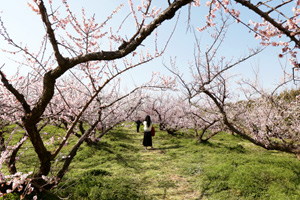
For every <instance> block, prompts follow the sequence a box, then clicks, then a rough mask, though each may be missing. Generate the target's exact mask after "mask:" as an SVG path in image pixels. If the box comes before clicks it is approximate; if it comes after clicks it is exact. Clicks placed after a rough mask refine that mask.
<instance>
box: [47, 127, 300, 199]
mask: <svg viewBox="0 0 300 200" xmlns="http://www.w3.org/2000/svg"><path fill="white" fill-rule="evenodd" d="M157 130H158V129H157ZM142 138H143V133H136V132H135V128H134V127H133V128H123V127H119V128H117V129H116V130H114V131H112V132H111V133H110V134H109V135H106V136H105V137H104V138H103V140H102V141H101V142H100V143H99V145H97V146H92V147H91V146H87V145H83V146H82V147H81V148H80V150H79V152H78V153H77V155H76V157H75V160H74V162H73V163H72V164H71V166H70V169H69V172H68V173H67V174H66V176H65V178H64V180H63V181H62V183H61V184H60V185H59V187H58V188H57V189H55V190H54V191H53V192H54V193H55V194H56V195H58V196H60V197H62V198H67V199H76V200H77V199H82V200H83V199H84V200H85V199H91V200H95V199H102V200H104V199H105V200H108V199H111V200H117V199H120V200H121V199H122V200H127V199H128V200H129V199H130V200H132V199H145V200H148V199H149V200H150V199H151V200H162V199H169V200H171V199H172V200H175V199H176V200H196V199H203V200H204V199H214V200H215V199H232V200H235V199H249V200H250V199H270V200H271V199H274V200H275V199H276V200H279V199H284V200H288V199H300V185H299V183H300V162H299V161H298V160H297V159H296V158H295V157H294V156H292V155H289V154H285V153H280V152H276V151H266V150H264V149H261V148H259V147H256V146H254V145H252V144H251V143H249V142H247V141H245V140H242V139H240V138H238V137H236V136H232V135H229V134H226V133H223V134H220V135H217V136H215V137H214V138H212V139H211V140H210V142H207V143H201V144H199V143H197V142H196V141H195V140H194V139H193V138H191V137H188V136H176V137H174V136H170V135H168V134H167V133H166V132H163V131H162V132H160V131H158V132H157V133H156V136H155V137H154V138H153V145H154V148H155V149H154V150H144V147H143V146H142ZM43 199H45V198H43ZM51 199H53V197H51Z"/></svg>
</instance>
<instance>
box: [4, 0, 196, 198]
mask: <svg viewBox="0 0 300 200" xmlns="http://www.w3.org/2000/svg"><path fill="white" fill-rule="evenodd" d="M128 2H129V7H130V9H131V16H132V19H133V20H134V22H135V30H136V31H135V32H134V33H133V34H132V36H131V37H130V38H129V39H127V36H126V35H121V34H120V33H119V29H122V28H124V27H122V23H121V26H120V27H119V28H118V29H117V30H113V29H112V28H110V29H108V31H105V29H104V27H106V25H107V24H108V23H109V20H110V19H111V18H112V17H113V16H114V15H115V14H117V12H118V10H119V9H120V7H118V8H117V9H116V10H115V11H114V12H113V13H112V14H111V16H109V17H108V18H107V20H105V21H104V22H103V23H96V20H95V17H94V16H92V17H90V18H88V17H87V16H86V14H85V10H84V9H83V10H82V21H81V22H80V20H79V18H78V17H77V16H76V15H75V13H73V12H72V11H71V8H70V5H69V4H68V2H67V1H66V0H64V1H63V5H64V8H65V11H64V12H62V13H63V14H62V13H61V12H60V11H61V9H59V8H58V6H57V7H56V6H55V5H54V4H53V3H52V1H49V2H48V3H46V2H45V1H42V0H39V1H33V3H29V6H30V7H31V8H32V10H33V12H36V13H37V14H38V16H40V17H41V20H42V22H43V25H44V28H45V36H44V37H43V38H42V43H41V48H40V50H39V51H38V52H33V50H32V49H30V48H29V47H27V46H24V45H22V44H19V43H18V42H17V41H16V40H15V39H14V38H11V36H10V34H9V30H7V29H6V28H5V22H3V21H2V20H1V29H0V35H1V36H2V39H3V40H5V41H7V42H8V44H9V45H10V46H11V47H12V49H13V50H7V51H6V53H10V54H11V55H12V56H13V55H18V54H22V55H23V56H24V58H25V61H21V62H19V63H20V64H21V65H23V66H28V67H29V68H30V69H31V73H29V74H28V76H24V75H21V73H20V74H18V76H17V77H16V80H23V81H24V82H26V84H24V85H23V84H17V82H15V81H14V80H11V79H9V78H8V77H7V76H6V75H5V72H4V71H3V70H2V69H1V71H0V76H1V82H2V86H4V88H5V93H7V92H8V91H9V93H8V94H7V98H8V99H11V101H10V102H9V103H8V105H9V106H10V105H11V104H12V103H11V102H13V103H14V104H15V105H17V106H15V105H12V106H11V107H14V108H17V110H18V112H14V113H15V114H16V115H18V116H16V115H15V117H16V118H17V120H18V121H19V122H20V124H21V128H23V129H24V130H25V134H24V138H23V139H22V140H21V141H20V142H19V143H18V144H16V145H14V146H11V147H10V148H6V149H7V151H4V152H1V162H0V163H1V167H3V165H2V164H3V162H4V160H7V158H8V156H9V155H10V154H11V153H12V152H11V149H18V146H19V144H21V143H22V142H23V141H24V140H26V139H27V138H29V140H30V142H31V144H32V146H33V148H34V151H35V153H36V156H37V158H38V160H39V167H38V170H37V171H36V172H34V173H32V172H30V173H26V174H22V173H14V174H12V175H10V176H4V175H3V174H2V172H1V174H0V182H1V193H0V194H2V193H10V192H20V193H24V194H26V193H30V192H31V191H32V190H34V189H35V191H43V190H45V189H51V188H52V187H54V186H56V185H57V184H58V183H59V182H60V180H61V179H62V178H63V176H64V174H65V173H66V172H67V169H68V166H69V165H70V163H71V161H72V159H73V158H74V156H75V155H76V152H77V150H78V148H79V147H80V145H81V144H82V143H83V142H84V141H85V139H86V138H87V137H88V136H89V135H90V131H85V132H84V134H83V135H82V136H81V137H80V138H79V139H78V141H77V143H76V144H75V145H74V146H73V147H72V148H71V151H70V152H69V153H68V155H67V156H66V159H65V160H64V163H63V166H62V168H61V169H60V170H59V171H58V172H57V174H56V175H54V177H52V178H51V179H49V178H47V175H48V174H49V172H50V170H51V163H52V161H54V160H55V159H56V158H57V157H58V156H59V153H60V152H61V150H62V149H63V147H64V146H65V145H66V143H67V141H68V139H69V138H70V136H71V134H72V133H73V132H74V128H75V126H76V125H77V123H78V122H79V121H80V118H81V117H82V116H83V114H84V113H85V111H86V110H87V109H88V108H89V106H90V105H91V104H92V102H94V101H95V100H96V98H97V97H98V95H99V94H100V92H101V91H103V88H104V87H105V86H107V85H108V84H109V83H110V82H111V81H112V80H114V79H115V78H116V77H118V76H120V75H121V74H122V73H124V72H126V71H128V70H130V69H132V68H134V67H136V66H138V65H139V64H142V63H146V62H149V61H150V60H152V59H154V58H155V57H157V56H159V55H161V54H162V53H163V52H164V50H165V48H162V50H159V49H158V48H157V45H156V48H155V49H154V53H150V52H149V51H147V52H146V53H144V52H143V51H142V50H141V49H140V51H139V49H138V47H139V46H140V45H141V43H142V42H143V41H145V39H146V38H148V37H149V35H150V34H152V33H153V32H154V30H156V29H157V28H158V27H159V26H161V25H162V23H163V22H164V21H166V20H170V19H172V18H173V17H174V15H175V13H176V11H178V10H179V9H180V8H181V7H183V6H185V5H187V4H189V3H191V2H192V0H179V1H174V2H173V3H170V4H169V5H168V6H166V7H165V8H158V9H156V7H155V6H152V4H151V3H152V1H147V2H144V1H142V3H141V4H140V5H137V9H136V8H135V6H134V5H133V2H132V1H128ZM57 8H58V9H57ZM170 34H171V32H170ZM105 38H106V39H107V44H109V45H108V47H106V46H101V45H100V41H101V43H102V42H103V41H104V40H105ZM105 48H107V49H108V50H105ZM137 55H139V56H138V57H139V58H140V59H136V57H135V56H137ZM126 56H127V57H128V56H131V57H132V59H128V58H125V57H126ZM120 58H125V59H124V60H123V66H124V67H123V68H121V67H120V65H118V64H117V62H116V60H117V59H120ZM76 70H79V71H81V73H80V76H84V79H86V80H89V81H90V82H91V85H87V87H88V88H91V89H89V92H90V94H91V95H89V96H88V98H87V99H85V100H84V101H80V102H79V104H78V105H76V106H75V107H71V106H70V103H69V102H68V101H67V100H66V99H64V96H63V89H64V88H63V87H62V88H61V87H60V80H61V78H62V77H63V76H65V75H68V74H74V71H76ZM74 78H77V79H80V78H81V77H78V76H77V77H76V75H75V76H74ZM82 82H83V83H85V81H84V80H82ZM1 91H2V89H1ZM57 95H58V96H61V98H62V99H63V104H65V105H64V107H65V108H68V109H69V110H70V113H72V115H73V116H74V118H73V119H72V125H71V126H70V127H69V128H68V130H67V131H66V133H65V136H64V137H63V139H62V140H61V141H60V142H59V145H58V146H57V148H56V149H55V150H51V151H50V150H49V149H48V148H47V146H46V144H45V141H44V140H43V138H42V136H41V134H40V131H41V130H40V128H39V127H40V126H41V123H43V122H44V120H45V119H46V116H45V114H47V113H48V114H49V113H51V109H52V108H54V106H55V103H54V101H55V99H54V98H55V97H56V96H57ZM1 96H2V95H1ZM5 102H7V101H5ZM60 105H61V104H60ZM65 108H62V107H61V108H58V109H55V112H56V113H59V110H64V109H65ZM53 110H54V109H53ZM53 110H52V111H53ZM12 123H14V122H12ZM97 124H98V123H94V124H93V126H95V127H96V125H97ZM91 128H92V127H91ZM14 135H15V134H13V133H12V137H13V136H14ZM15 161H16V160H15ZM31 174H32V175H31ZM29 176H30V178H28V177H29Z"/></svg>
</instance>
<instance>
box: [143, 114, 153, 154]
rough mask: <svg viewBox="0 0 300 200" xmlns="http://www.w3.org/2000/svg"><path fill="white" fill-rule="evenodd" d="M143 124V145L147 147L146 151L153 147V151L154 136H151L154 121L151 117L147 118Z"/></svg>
mask: <svg viewBox="0 0 300 200" xmlns="http://www.w3.org/2000/svg"><path fill="white" fill-rule="evenodd" d="M143 124H144V139H143V145H144V147H145V150H147V147H151V149H153V145H152V136H151V129H152V121H151V118H150V116H149V115H147V116H146V118H145V121H144V122H143Z"/></svg>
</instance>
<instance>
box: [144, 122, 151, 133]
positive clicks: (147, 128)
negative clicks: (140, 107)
mask: <svg viewBox="0 0 300 200" xmlns="http://www.w3.org/2000/svg"><path fill="white" fill-rule="evenodd" d="M143 124H144V131H146V132H150V131H151V128H152V123H151V124H150V126H149V127H148V126H147V122H146V121H144V122H143Z"/></svg>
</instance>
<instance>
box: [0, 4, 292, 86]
mask: <svg viewBox="0 0 300 200" xmlns="http://www.w3.org/2000/svg"><path fill="white" fill-rule="evenodd" d="M29 2H30V1H29ZM70 2H71V1H70ZM101 2H104V3H101ZM155 2H159V1H154V3H155ZM165 2H167V1H165ZM120 3H124V5H125V6H124V7H123V8H122V10H121V12H120V13H119V14H118V15H117V16H116V17H115V19H114V20H113V21H112V23H111V24H110V25H111V26H119V24H120V23H121V22H122V20H123V18H124V16H126V15H127V14H128V13H129V12H130V11H129V7H128V4H127V1H124V0H113V1H102V0H76V1H75V2H74V1H73V2H72V3H70V5H71V9H74V10H77V11H79V12H80V10H81V7H84V8H85V9H86V12H87V14H88V15H90V16H91V15H93V14H94V13H95V14H96V18H97V19H98V20H99V21H100V22H101V21H103V20H104V19H106V16H108V15H109V14H110V13H111V11H112V10H113V9H114V8H115V7H117V6H118V5H119V4H120ZM203 4H204V3H202V6H201V8H193V9H192V21H191V24H192V25H195V26H202V25H204V22H205V20H204V19H205V15H206V13H207V12H206V9H207V8H206V7H205V5H203ZM16 5H18V6H16ZM0 11H2V13H1V16H2V19H3V21H4V23H5V25H6V27H7V29H8V31H9V33H10V35H11V37H12V38H16V40H17V41H20V42H22V43H23V44H27V45H28V46H29V47H31V48H39V45H40V43H39V41H37V40H36V38H39V37H41V36H42V35H43V30H44V28H43V26H41V24H42V22H41V20H40V17H39V16H37V15H36V14H35V13H32V11H31V10H30V8H28V6H27V4H26V1H21V2H20V1H17V0H10V1H5V3H3V4H2V5H1V8H0ZM187 11H188V9H187V7H186V8H184V9H182V10H181V14H180V19H179V23H178V27H177V29H176V31H175V34H174V36H173V37H172V39H171V42H170V44H169V46H168V48H167V51H166V53H165V54H164V55H163V57H161V58H158V59H156V60H154V61H152V62H150V63H148V64H146V65H142V66H139V67H137V68H136V69H133V70H131V71H130V72H128V73H126V74H125V75H124V76H123V79H122V80H123V83H124V85H127V86H129V87H130V85H133V84H137V85H139V84H142V83H143V82H144V81H145V80H149V79H150V78H151V74H152V71H155V72H156V71H160V72H161V73H163V74H169V72H168V71H167V70H166V69H165V68H164V67H163V64H162V63H163V62H164V63H165V64H168V60H169V58H170V57H174V56H176V57H177V66H178V67H179V69H180V70H181V71H182V72H183V73H185V74H188V67H187V66H188V61H190V60H193V52H194V35H193V33H192V32H191V31H188V32H187V31H186V28H187V13H188V12H187ZM243 14H244V15H249V13H246V12H244V13H243V12H242V11H241V15H242V16H243ZM256 19H257V18H256ZM130 20H131V19H129V21H130ZM174 24H175V19H173V20H170V21H167V22H165V23H164V24H162V26H161V27H160V28H159V30H158V32H159V35H160V36H159V42H160V43H161V44H163V43H164V41H165V40H166V38H168V36H169V35H170V33H171V30H172V29H173V27H174ZM129 29H130V30H128V31H132V29H131V28H129ZM197 34H198V36H199V37H200V38H201V39H200V41H201V43H202V44H203V47H205V46H206V45H207V44H208V43H207V41H208V38H209V37H208V36H207V34H205V32H203V33H197ZM128 37H130V35H129V34H128ZM151 42H152V41H151V39H150V40H149V39H148V40H146V41H145V42H144V44H145V46H146V47H147V45H148V43H151ZM149 45H151V44H149ZM0 46H1V47H4V48H5V46H6V42H3V41H2V40H0ZM258 46H259V41H258V40H256V39H254V37H253V34H252V33H249V30H248V29H247V28H245V27H244V26H242V25H241V24H233V25H231V26H230V28H229V31H228V34H227V36H226V40H225V42H224V44H223V46H222V48H221V51H220V52H219V55H220V56H226V57H227V58H236V59H238V58H239V57H241V56H243V55H246V54H247V52H248V49H249V48H255V47H258ZM146 47H145V48H146ZM280 51H281V50H280V48H274V47H267V48H266V49H265V50H264V51H263V52H262V53H261V54H259V55H257V56H256V57H254V58H252V59H251V60H249V61H247V62H244V63H242V64H241V65H239V66H237V67H235V68H234V69H233V70H232V72H231V73H236V74H241V76H242V77H244V78H253V68H254V69H257V68H259V72H260V77H261V82H262V83H263V86H264V87H265V88H273V87H274V84H276V83H278V81H279V80H280V78H281V77H282V75H283V74H282V70H281V67H282V66H285V65H286V67H287V70H288V72H290V73H291V72H292V71H291V68H292V66H291V65H290V64H289V63H287V64H286V59H285V58H281V59H279V58H278V53H280ZM0 58H1V60H2V61H5V63H7V64H6V66H5V68H4V72H5V73H7V74H11V73H13V72H14V70H15V69H16V68H17V67H18V66H17V65H16V64H14V63H11V62H9V61H8V60H7V59H6V57H5V55H4V54H3V53H2V52H1V53H0ZM293 87H294V86H293Z"/></svg>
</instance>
